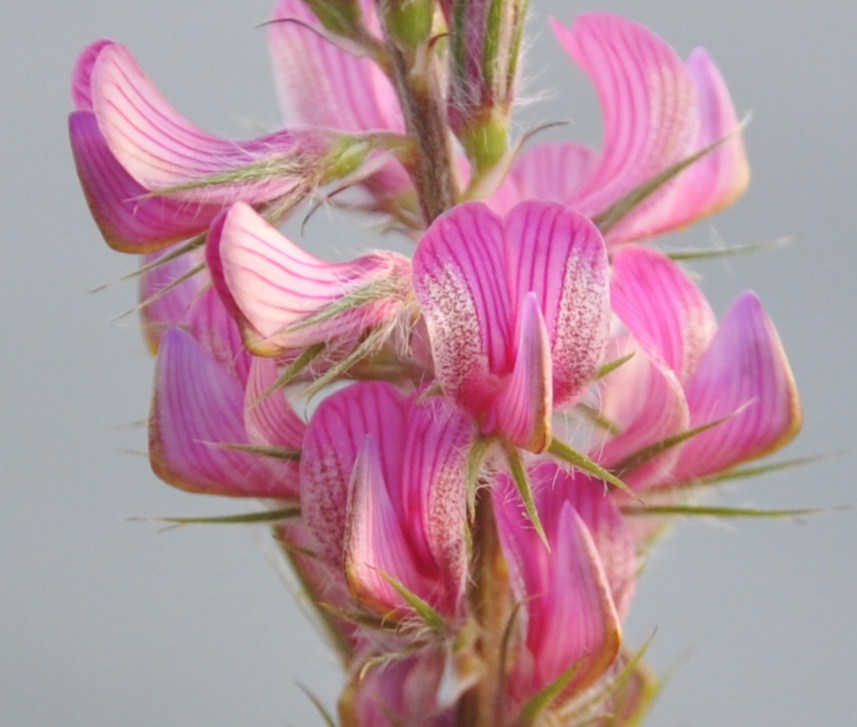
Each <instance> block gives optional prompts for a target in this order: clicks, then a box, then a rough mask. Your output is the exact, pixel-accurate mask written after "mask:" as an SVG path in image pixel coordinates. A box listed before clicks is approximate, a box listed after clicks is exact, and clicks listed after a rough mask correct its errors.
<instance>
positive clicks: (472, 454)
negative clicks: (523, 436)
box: [466, 437, 494, 532]
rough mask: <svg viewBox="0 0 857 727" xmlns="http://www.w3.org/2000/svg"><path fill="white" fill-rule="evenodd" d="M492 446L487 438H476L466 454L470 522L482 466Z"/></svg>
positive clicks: (474, 511)
mask: <svg viewBox="0 0 857 727" xmlns="http://www.w3.org/2000/svg"><path fill="white" fill-rule="evenodd" d="M493 444H494V440H493V439H491V438H489V437H477V438H476V440H475V441H474V442H473V445H472V446H471V447H470V451H469V452H468V453H467V487H466V490H467V514H468V519H469V520H470V522H473V520H474V518H475V517H476V493H477V491H478V489H479V476H480V474H481V473H482V464H483V462H485V458H486V457H487V455H488V451H489V450H490V449H491V446H492V445H493ZM468 532H469V531H468Z"/></svg>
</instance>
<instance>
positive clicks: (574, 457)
mask: <svg viewBox="0 0 857 727" xmlns="http://www.w3.org/2000/svg"><path fill="white" fill-rule="evenodd" d="M548 452H549V453H550V454H552V455H553V456H554V457H556V458H557V459H560V460H562V461H563V462H566V463H567V464H570V465H571V466H572V467H576V468H577V469H579V470H583V471H584V472H588V473H589V474H591V475H595V477H597V478H598V479H599V480H602V481H603V482H606V483H608V484H610V485H613V486H614V487H616V488H618V489H620V490H621V491H622V492H624V493H625V494H626V495H628V496H630V497H633V498H634V499H635V500H637V501H638V502H640V501H641V500H640V496H639V495H638V494H637V493H636V492H634V491H633V490H632V489H631V488H630V487H628V485H627V484H625V483H624V482H623V481H622V480H621V479H619V478H618V477H617V476H616V475H614V474H613V473H612V472H610V471H609V470H606V469H604V468H603V467H602V466H601V465H599V464H597V463H596V462H593V461H592V460H591V459H589V457H587V456H586V455H585V454H582V453H581V452H578V451H577V450H576V449H573V448H572V447H569V446H568V445H567V444H566V443H565V442H562V441H560V440H559V439H557V438H556V437H554V438H553V439H551V443H550V446H549V447H548Z"/></svg>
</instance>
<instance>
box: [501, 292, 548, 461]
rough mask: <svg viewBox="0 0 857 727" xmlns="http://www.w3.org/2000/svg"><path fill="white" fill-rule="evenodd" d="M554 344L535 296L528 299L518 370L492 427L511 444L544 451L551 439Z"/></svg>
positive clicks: (522, 319) (503, 393) (520, 327)
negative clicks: (551, 357)
mask: <svg viewBox="0 0 857 727" xmlns="http://www.w3.org/2000/svg"><path fill="white" fill-rule="evenodd" d="M551 392H552V389H551V359H550V341H549V340H548V334H547V330H546V329H545V321H544V318H543V317H542V313H541V310H539V303H538V300H537V299H536V295H535V293H527V295H526V297H525V298H524V303H523V306H522V310H521V314H520V319H519V323H518V344H517V358H516V360H515V368H514V369H513V371H512V375H511V377H510V378H509V381H508V382H507V384H506V386H504V387H503V389H502V390H501V391H500V393H499V395H498V400H497V404H496V407H495V414H494V417H495V421H494V422H491V423H490V424H489V425H488V426H489V427H490V429H491V430H495V429H496V430H497V431H498V432H501V433H502V434H503V435H504V437H505V438H506V439H507V440H508V441H510V442H511V443H513V444H515V445H517V446H519V447H523V448H524V449H528V450H530V451H531V452H543V451H544V450H545V449H547V447H548V445H549V444H550V439H551V416H552V414H553V396H552V393H551Z"/></svg>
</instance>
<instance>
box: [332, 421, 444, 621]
mask: <svg viewBox="0 0 857 727" xmlns="http://www.w3.org/2000/svg"><path fill="white" fill-rule="evenodd" d="M389 434H390V433H388V435H387V436H389ZM390 484H391V485H392V487H394V488H395V487H396V486H397V483H395V482H393V483H390ZM387 487H388V483H387V482H386V481H385V480H384V475H383V473H382V471H381V462H380V459H379V454H378V449H377V444H376V442H375V439H374V437H372V435H371V434H367V435H366V437H365V439H364V441H363V446H362V447H361V448H360V451H359V452H358V454H357V459H356V461H355V462H354V469H353V470H352V473H351V482H350V485H349V502H348V515H347V521H346V528H345V540H344V551H345V575H346V578H347V579H348V584H349V586H350V588H351V593H352V595H354V597H355V598H356V599H357V600H358V601H360V602H361V603H362V604H363V605H364V606H366V607H367V608H370V609H372V610H374V611H376V612H378V613H379V614H380V615H381V616H382V617H386V616H389V615H390V614H391V612H397V613H398V616H399V617H401V616H402V615H404V613H407V612H409V611H410V609H409V607H408V604H407V601H406V600H405V599H404V597H403V596H402V595H401V594H400V593H398V592H397V591H396V589H395V588H393V586H392V585H391V584H390V582H389V581H388V580H387V579H386V578H385V576H389V577H392V578H395V579H396V580H397V581H399V582H400V583H401V584H402V585H404V586H405V587H406V588H407V589H408V590H409V591H410V592H411V593H415V594H416V595H418V596H420V597H423V598H425V597H426V596H428V595H433V594H432V592H433V590H434V589H433V587H432V581H431V580H430V579H429V578H425V577H423V575H422V573H421V570H420V568H419V567H418V565H417V563H416V562H415V560H414V557H413V554H412V551H411V548H410V547H409V544H408V541H407V538H406V537H405V533H404V530H403V526H405V525H406V523H403V522H402V521H401V520H400V519H399V513H398V512H397V511H396V509H395V507H394V505H393V502H392V500H391V497H390V493H389V492H388V491H387Z"/></svg>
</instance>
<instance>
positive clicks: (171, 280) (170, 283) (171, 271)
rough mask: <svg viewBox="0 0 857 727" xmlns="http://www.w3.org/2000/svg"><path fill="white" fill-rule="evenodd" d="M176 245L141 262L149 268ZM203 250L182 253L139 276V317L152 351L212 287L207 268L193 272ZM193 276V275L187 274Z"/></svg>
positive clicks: (202, 259) (153, 351) (202, 258)
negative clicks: (168, 330) (141, 305)
mask: <svg viewBox="0 0 857 727" xmlns="http://www.w3.org/2000/svg"><path fill="white" fill-rule="evenodd" d="M174 250H175V248H168V249H166V250H163V251H160V252H157V253H151V254H148V255H144V256H143V258H142V262H141V265H142V266H143V267H146V268H150V266H151V265H152V264H153V263H155V262H156V261H157V260H158V259H159V258H161V257H163V256H164V255H169V254H171V253H172V252H174ZM204 260H205V258H204V257H203V254H202V251H201V250H194V251H191V252H188V253H185V254H183V255H180V256H178V257H176V258H174V259H173V260H170V261H168V262H164V263H161V264H159V265H157V266H156V267H152V268H150V269H148V270H147V272H145V273H143V274H142V275H140V278H139V281H140V288H139V290H140V294H139V298H140V301H141V302H142V303H143V307H142V309H141V310H140V319H141V323H142V328H143V335H144V336H145V339H146V343H147V344H148V345H149V350H150V351H151V352H152V353H156V352H157V350H158V342H159V341H160V338H161V334H163V332H164V331H166V330H167V329H168V328H171V327H173V326H176V325H178V324H179V323H180V322H181V321H182V320H183V319H184V317H185V315H186V314H187V312H188V309H189V308H190V307H191V305H192V304H193V303H194V302H195V301H196V300H197V299H198V298H199V296H200V295H202V294H203V292H204V291H205V289H206V288H208V287H210V286H211V278H210V277H209V275H208V272H207V271H206V270H205V269H202V270H199V271H198V272H195V273H194V272H193V271H194V269H195V268H196V267H197V266H198V265H199V264H200V263H202V262H204ZM188 276H190V277H188Z"/></svg>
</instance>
